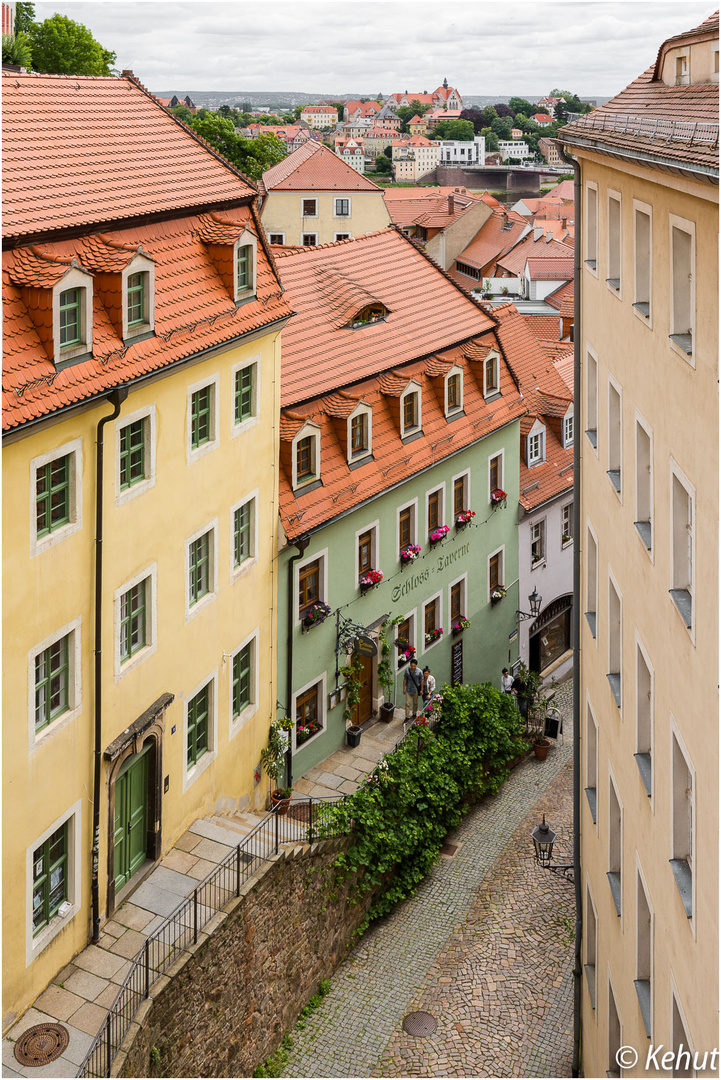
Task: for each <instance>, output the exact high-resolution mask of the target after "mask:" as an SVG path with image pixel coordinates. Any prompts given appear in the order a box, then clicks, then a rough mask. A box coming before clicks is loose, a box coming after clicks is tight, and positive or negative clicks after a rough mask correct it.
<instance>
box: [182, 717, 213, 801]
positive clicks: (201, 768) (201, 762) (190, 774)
mask: <svg viewBox="0 0 721 1080" xmlns="http://www.w3.org/2000/svg"><path fill="white" fill-rule="evenodd" d="M209 723H210V721H209ZM208 734H210V729H209V730H208ZM217 756H218V753H217V751H216V750H206V751H205V753H204V754H203V756H202V757H199V758H198V760H197V761H196V763H195V765H193V766H191V768H190V769H187V770H186V771H184V774H183V792H186V791H187V790H188V788H189V787H190V786H191V784H194V783H195V781H196V780H197V779H199V777H201V776H202V775H203V773H204V772H205V770H206V769H208V768H210V766H211V765H212V764H213V762H214V761H215V759H216V757H217Z"/></svg>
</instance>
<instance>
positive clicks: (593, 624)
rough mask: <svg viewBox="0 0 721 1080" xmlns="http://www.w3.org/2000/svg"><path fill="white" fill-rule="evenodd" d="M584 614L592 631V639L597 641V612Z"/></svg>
mask: <svg viewBox="0 0 721 1080" xmlns="http://www.w3.org/2000/svg"><path fill="white" fill-rule="evenodd" d="M584 614H585V616H586V622H587V623H588V625H589V628H590V630H591V637H592V638H593V639H594V640H595V638H596V612H595V611H586V612H584Z"/></svg>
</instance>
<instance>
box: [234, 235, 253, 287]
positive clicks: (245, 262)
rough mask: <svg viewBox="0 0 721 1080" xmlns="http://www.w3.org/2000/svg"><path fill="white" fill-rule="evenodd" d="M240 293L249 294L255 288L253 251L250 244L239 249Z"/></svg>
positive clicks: (238, 278) (238, 277)
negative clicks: (249, 290)
mask: <svg viewBox="0 0 721 1080" xmlns="http://www.w3.org/2000/svg"><path fill="white" fill-rule="evenodd" d="M237 268H238V276H237V283H238V292H239V293H240V292H247V291H248V289H251V288H252V287H253V249H252V247H251V246H250V244H246V245H244V246H243V247H239V248H238V263H237Z"/></svg>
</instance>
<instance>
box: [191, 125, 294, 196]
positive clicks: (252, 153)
mask: <svg viewBox="0 0 721 1080" xmlns="http://www.w3.org/2000/svg"><path fill="white" fill-rule="evenodd" d="M192 127H193V129H194V130H195V131H197V133H198V134H199V135H200V136H201V137H202V138H203V139H205V141H206V142H209V143H210V144H211V146H214V147H215V149H216V150H218V151H220V153H221V154H222V155H223V157H224V158H227V160H228V161H230V162H231V163H232V164H233V165H235V166H236V167H237V168H238V169H240V171H241V172H243V173H245V175H246V176H247V177H249V179H251V180H260V178H261V176H262V175H263V173H264V172H265V171H266V169H270V168H271V166H273V165H277V164H278V162H279V161H282V160H283V158H284V157H286V149H285V146H284V145H283V143H282V142H281V141H280V139H278V138H277V137H276V136H275V135H260V136H259V137H258V138H257V139H244V138H243V136H242V135H238V133H237V132H236V130H235V128H234V127H233V121H232V120H228V119H226V118H225V117H222V116H218V114H217V113H215V114H213V113H211V114H210V115H209V116H206V117H203V118H198V117H197V116H195V117H193V120H192Z"/></svg>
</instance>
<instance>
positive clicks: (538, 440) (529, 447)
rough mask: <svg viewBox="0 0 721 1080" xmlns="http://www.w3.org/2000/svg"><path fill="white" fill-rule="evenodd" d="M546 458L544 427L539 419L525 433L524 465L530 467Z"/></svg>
mask: <svg viewBox="0 0 721 1080" xmlns="http://www.w3.org/2000/svg"><path fill="white" fill-rule="evenodd" d="M545 460H546V428H545V426H544V425H543V424H542V423H541V422H540V421H539V420H536V422H535V424H534V425H533V427H532V428H531V430H530V431H529V433H528V435H526V465H527V466H528V468H529V469H530V468H531V467H532V466H533V465H540V464H541V462H543V461H545Z"/></svg>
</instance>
